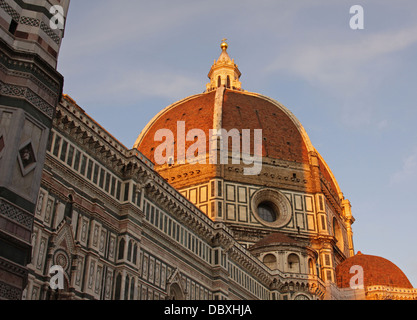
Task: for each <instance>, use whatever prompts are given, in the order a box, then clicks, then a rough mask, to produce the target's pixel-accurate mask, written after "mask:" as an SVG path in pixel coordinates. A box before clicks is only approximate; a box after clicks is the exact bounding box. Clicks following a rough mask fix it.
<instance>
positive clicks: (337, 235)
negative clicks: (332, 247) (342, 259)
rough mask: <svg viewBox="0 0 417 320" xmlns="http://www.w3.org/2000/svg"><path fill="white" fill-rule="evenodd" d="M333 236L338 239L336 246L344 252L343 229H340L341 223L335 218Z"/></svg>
mask: <svg viewBox="0 0 417 320" xmlns="http://www.w3.org/2000/svg"><path fill="white" fill-rule="evenodd" d="M333 235H334V237H335V238H336V241H337V243H336V245H337V247H338V248H339V249H340V250H343V247H344V242H343V234H342V229H341V228H340V225H339V223H338V222H337V219H336V218H333Z"/></svg>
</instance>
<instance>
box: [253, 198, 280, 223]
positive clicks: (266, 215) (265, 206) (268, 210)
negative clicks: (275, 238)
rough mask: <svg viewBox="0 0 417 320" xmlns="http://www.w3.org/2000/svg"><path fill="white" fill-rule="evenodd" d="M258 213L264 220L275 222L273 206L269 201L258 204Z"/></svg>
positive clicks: (276, 216)
mask: <svg viewBox="0 0 417 320" xmlns="http://www.w3.org/2000/svg"><path fill="white" fill-rule="evenodd" d="M258 215H259V217H260V218H261V219H262V220H264V221H266V222H275V221H277V218H278V214H277V212H276V209H275V206H274V205H273V204H272V203H270V202H262V203H260V204H259V206H258Z"/></svg>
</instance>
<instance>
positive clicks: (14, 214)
mask: <svg viewBox="0 0 417 320" xmlns="http://www.w3.org/2000/svg"><path fill="white" fill-rule="evenodd" d="M0 214H1V215H3V216H5V217H7V218H8V219H10V220H13V221H15V222H17V223H18V224H20V225H21V226H23V227H25V228H27V229H30V230H32V227H33V216H31V215H30V214H28V213H25V212H24V211H22V210H20V209H18V208H16V207H15V206H12V205H11V204H9V203H6V202H4V201H3V200H0Z"/></svg>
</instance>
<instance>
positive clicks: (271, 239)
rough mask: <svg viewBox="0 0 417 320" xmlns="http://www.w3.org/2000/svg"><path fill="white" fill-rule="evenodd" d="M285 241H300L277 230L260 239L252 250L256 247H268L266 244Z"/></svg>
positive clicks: (270, 244)
mask: <svg viewBox="0 0 417 320" xmlns="http://www.w3.org/2000/svg"><path fill="white" fill-rule="evenodd" d="M283 243H290V244H291V243H298V242H297V241H296V240H295V239H293V238H291V237H289V236H287V235H286V234H284V233H280V232H275V233H271V234H269V235H267V236H266V237H265V238H262V239H261V240H259V241H258V242H257V243H255V244H254V245H253V246H252V247H251V250H252V249H256V248H261V247H266V246H272V245H276V244H283Z"/></svg>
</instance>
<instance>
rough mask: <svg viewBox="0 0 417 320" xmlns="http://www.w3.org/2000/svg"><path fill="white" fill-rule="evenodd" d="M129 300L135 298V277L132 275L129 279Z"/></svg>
mask: <svg viewBox="0 0 417 320" xmlns="http://www.w3.org/2000/svg"><path fill="white" fill-rule="evenodd" d="M129 299H130V300H133V299H135V278H134V277H132V280H130V297H129Z"/></svg>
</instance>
